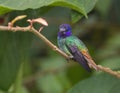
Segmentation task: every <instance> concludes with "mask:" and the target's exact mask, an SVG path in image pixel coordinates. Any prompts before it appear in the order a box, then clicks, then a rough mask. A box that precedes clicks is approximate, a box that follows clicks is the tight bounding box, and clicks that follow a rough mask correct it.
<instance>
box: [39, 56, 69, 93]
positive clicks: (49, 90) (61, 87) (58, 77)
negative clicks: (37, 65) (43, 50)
mask: <svg viewBox="0 0 120 93" xmlns="http://www.w3.org/2000/svg"><path fill="white" fill-rule="evenodd" d="M40 62H41V61H40ZM64 65H65V61H64V60H63V58H62V57H50V58H47V59H45V60H42V63H41V68H42V70H43V71H49V73H48V72H47V73H46V74H45V73H44V75H43V76H41V77H40V78H39V79H38V80H37V86H38V89H39V90H40V91H42V92H43V93H63V92H64V91H65V90H66V89H68V88H70V86H71V85H70V82H69V80H68V79H67V77H66V71H65V70H64V71H63V69H65V68H63V67H64Z"/></svg>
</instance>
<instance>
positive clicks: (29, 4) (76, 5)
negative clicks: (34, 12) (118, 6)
mask: <svg viewBox="0 0 120 93" xmlns="http://www.w3.org/2000/svg"><path fill="white" fill-rule="evenodd" d="M96 1H97V0H34V1H33V0H29V1H28V0H21V1H19V0H12V2H11V0H4V1H0V6H1V9H0V10H3V9H2V7H4V8H6V9H7V8H8V9H10V10H25V9H28V8H31V9H37V8H41V7H44V6H63V7H68V8H71V9H73V10H75V11H78V12H79V13H81V14H82V15H84V16H86V17H87V12H89V11H90V10H91V9H92V8H93V6H94V4H95V3H96Z"/></svg>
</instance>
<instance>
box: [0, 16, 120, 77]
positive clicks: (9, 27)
mask: <svg viewBox="0 0 120 93" xmlns="http://www.w3.org/2000/svg"><path fill="white" fill-rule="evenodd" d="M28 20H29V21H28V22H29V23H30V25H29V26H27V27H18V26H16V27H12V24H11V26H0V31H12V32H16V31H23V32H26V31H29V32H32V33H34V34H35V35H36V36H38V37H39V38H40V39H42V40H43V41H44V42H45V43H46V44H47V45H48V46H49V47H50V48H51V49H53V50H54V51H56V52H57V53H59V54H60V55H62V56H63V57H65V58H66V59H69V56H68V55H67V54H66V53H64V52H62V51H61V50H60V49H59V48H58V47H57V46H55V45H54V44H53V43H51V42H50V41H49V40H48V39H47V38H46V37H45V36H43V35H42V34H41V33H40V31H41V30H42V28H43V26H42V27H41V28H40V29H39V31H37V30H36V29H35V28H34V27H33V25H32V24H33V23H34V22H37V23H41V24H42V25H44V26H47V22H46V20H44V19H42V20H41V18H37V19H32V20H30V19H28ZM96 67H97V68H98V69H99V70H101V71H103V72H106V73H108V74H111V75H113V76H116V77H117V78H120V73H118V72H116V71H113V70H111V69H110V68H106V67H103V66H101V65H96ZM91 68H93V69H94V68H95V67H91Z"/></svg>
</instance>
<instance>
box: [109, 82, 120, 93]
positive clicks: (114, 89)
mask: <svg viewBox="0 0 120 93" xmlns="http://www.w3.org/2000/svg"><path fill="white" fill-rule="evenodd" d="M119 89H120V83H117V84H115V85H114V86H113V87H112V88H111V89H110V91H109V93H120V91H118V90H119Z"/></svg>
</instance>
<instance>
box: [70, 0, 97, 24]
mask: <svg viewBox="0 0 120 93" xmlns="http://www.w3.org/2000/svg"><path fill="white" fill-rule="evenodd" d="M79 3H81V4H82V5H83V8H84V11H85V13H86V14H87V13H89V12H90V11H91V10H92V9H93V8H94V6H95V4H96V3H97V0H81V2H79ZM82 17H83V15H82V14H81V13H79V12H78V11H74V10H73V11H71V19H72V23H76V22H77V21H79V20H80V19H81V18H82ZM86 18H87V17H86Z"/></svg>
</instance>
